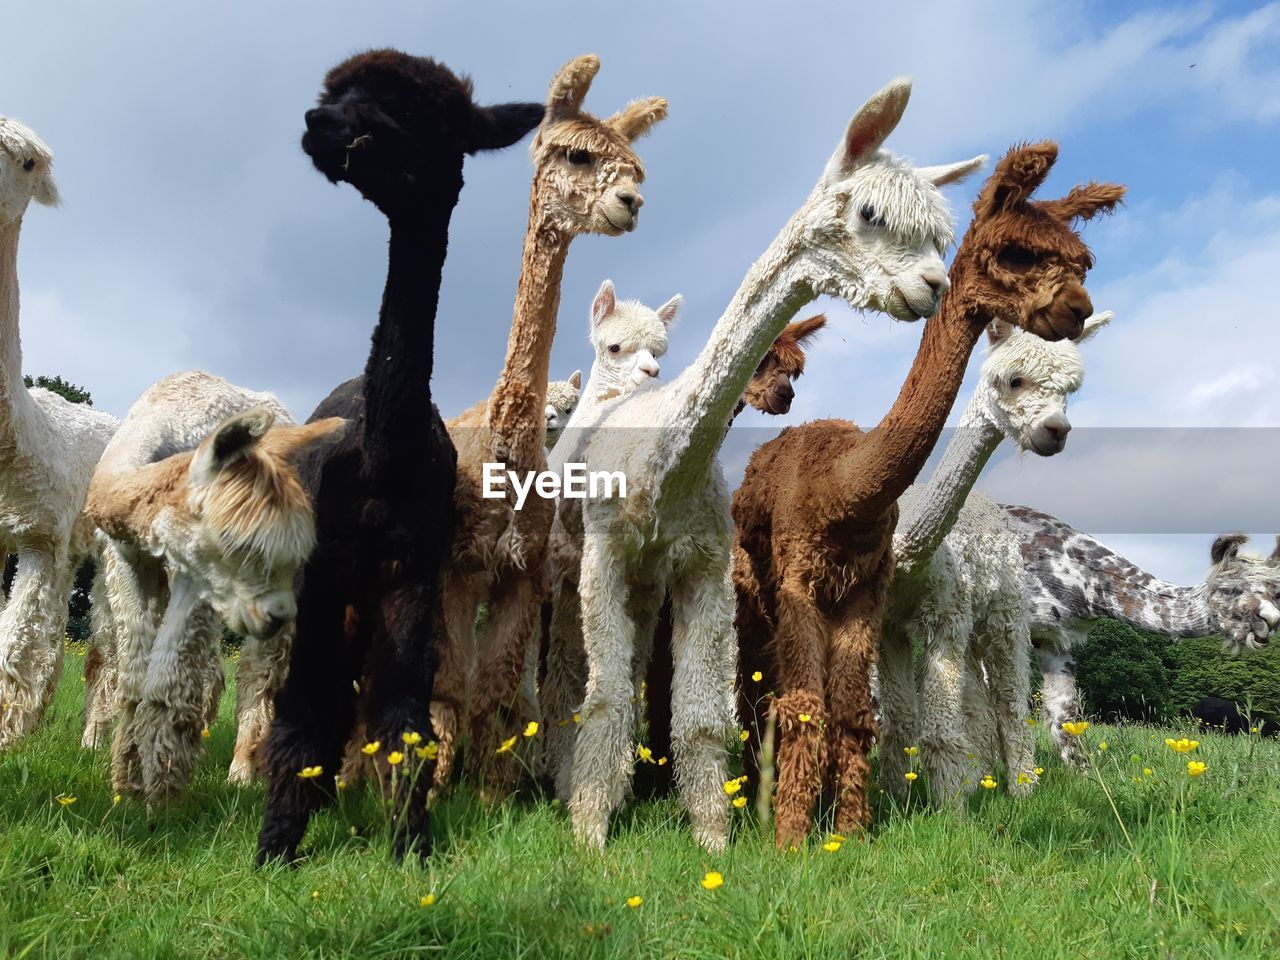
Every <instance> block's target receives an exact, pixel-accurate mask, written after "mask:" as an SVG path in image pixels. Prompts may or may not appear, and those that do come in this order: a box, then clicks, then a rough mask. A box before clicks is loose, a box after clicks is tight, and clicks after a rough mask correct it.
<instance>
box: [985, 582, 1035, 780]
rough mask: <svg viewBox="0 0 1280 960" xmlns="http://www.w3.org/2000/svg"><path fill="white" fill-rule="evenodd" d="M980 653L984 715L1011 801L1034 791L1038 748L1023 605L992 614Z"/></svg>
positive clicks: (1007, 607)
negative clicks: (1030, 712) (1031, 719)
mask: <svg viewBox="0 0 1280 960" xmlns="http://www.w3.org/2000/svg"><path fill="white" fill-rule="evenodd" d="M1018 599H1019V600H1021V597H1020V596H1019V598H1018ZM979 648H980V650H981V652H982V658H983V662H984V663H985V665H986V670H987V685H986V686H987V690H988V693H989V701H990V706H989V710H988V712H989V715H990V716H992V717H993V719H994V721H995V735H996V737H997V739H998V741H999V747H1000V753H1001V759H1003V760H1004V770H1005V779H1006V785H1007V788H1008V791H1009V793H1010V794H1012V795H1013V796H1015V797H1022V796H1027V795H1029V794H1030V793H1031V791H1032V790H1034V789H1035V785H1036V773H1035V766H1036V744H1035V736H1034V734H1033V733H1032V730H1031V728H1030V727H1029V726H1028V725H1027V703H1028V701H1029V700H1030V697H1031V658H1030V654H1031V636H1030V625H1029V624H1028V623H1027V615H1026V612H1025V607H1024V606H1023V605H1022V603H1021V602H1019V603H1018V604H1016V605H1009V606H1002V607H998V608H996V609H994V610H992V611H991V613H990V614H989V615H988V617H987V620H986V622H985V623H983V624H980V626H979Z"/></svg>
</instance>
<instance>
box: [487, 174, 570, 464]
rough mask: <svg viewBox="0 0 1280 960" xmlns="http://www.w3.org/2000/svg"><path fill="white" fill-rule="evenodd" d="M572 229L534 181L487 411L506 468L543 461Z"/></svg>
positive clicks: (494, 444) (498, 454)
mask: <svg viewBox="0 0 1280 960" xmlns="http://www.w3.org/2000/svg"><path fill="white" fill-rule="evenodd" d="M572 239H573V234H572V233H569V232H568V231H566V230H564V229H563V228H561V227H557V226H555V225H554V224H553V223H552V222H551V218H550V217H549V216H548V215H547V214H546V213H545V212H544V210H543V205H542V202H541V200H540V198H539V194H538V188H537V187H536V186H535V187H534V191H533V197H532V198H531V200H530V201H529V227H528V229H527V230H526V231H525V237H524V254H523V256H522V257H521V261H520V282H519V285H518V286H517V288H516V305H515V315H514V317H513V319H512V322H511V334H510V335H509V336H508V337H507V356H506V359H505V361H504V362H503V365H502V373H501V374H500V375H499V377H498V383H497V385H496V386H495V387H494V388H493V393H492V394H491V395H490V399H489V407H488V411H487V414H486V420H487V424H486V425H487V426H488V428H489V430H490V431H491V433H492V435H493V437H492V445H491V454H492V456H493V457H494V458H495V459H496V460H500V461H503V462H505V463H506V464H507V469H510V470H521V469H528V470H532V469H538V468H539V465H540V464H541V463H542V462H543V460H544V454H543V445H542V439H543V431H544V430H545V417H544V409H545V408H546V405H547V379H548V377H549V375H550V371H551V344H552V342H553V341H554V340H555V335H556V314H557V313H558V312H559V310H560V281H561V279H562V278H563V276H564V261H565V258H566V257H567V256H568V253H569V243H570V241H571V240H572Z"/></svg>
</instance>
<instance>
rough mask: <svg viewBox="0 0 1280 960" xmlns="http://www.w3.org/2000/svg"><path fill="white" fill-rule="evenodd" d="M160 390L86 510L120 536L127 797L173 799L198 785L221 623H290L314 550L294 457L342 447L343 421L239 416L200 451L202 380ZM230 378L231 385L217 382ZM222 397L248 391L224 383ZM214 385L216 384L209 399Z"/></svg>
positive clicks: (112, 556)
mask: <svg viewBox="0 0 1280 960" xmlns="http://www.w3.org/2000/svg"><path fill="white" fill-rule="evenodd" d="M202 377H203V378H207V379H209V380H212V379H215V378H208V377H207V375H202V374H194V375H179V376H178V377H170V378H168V379H167V380H164V381H161V382H160V383H159V384H157V385H156V386H155V387H153V388H152V389H150V390H148V391H147V393H145V394H144V395H143V397H142V399H141V400H140V401H139V403H138V404H135V406H134V409H133V410H131V411H130V416H128V417H126V418H125V421H124V423H123V424H122V425H121V428H120V431H119V432H118V433H117V434H116V436H115V438H114V439H113V440H112V442H111V444H109V445H108V447H107V449H106V451H105V452H104V453H103V457H102V460H101V462H100V463H99V464H98V467H97V469H96V470H95V471H94V474H93V481H92V483H91V484H90V486H89V494H88V498H87V500H86V503H85V513H86V515H87V516H88V517H89V518H90V519H91V520H92V521H93V522H94V523H95V524H97V526H98V527H99V528H100V529H101V530H102V532H103V534H104V535H105V536H106V537H107V538H108V539H109V543H108V545H107V547H106V549H104V551H103V567H104V569H103V576H104V578H105V582H106V588H107V597H108V599H109V601H110V602H109V606H110V609H111V615H112V617H113V618H114V620H115V622H116V624H117V638H116V642H117V645H118V657H119V691H118V693H117V703H118V708H119V722H118V725H117V727H116V732H115V736H114V737H113V739H112V745H111V747H112V749H111V753H112V783H113V785H114V788H115V790H116V791H118V792H120V793H131V794H136V795H139V796H142V797H144V798H145V799H146V801H147V803H148V804H152V803H156V802H159V801H163V800H166V799H168V798H170V797H172V796H173V795H175V794H176V793H177V792H178V791H179V790H180V789H181V788H182V787H185V785H186V784H187V783H188V782H190V779H191V774H192V772H193V771H194V768H195V764H196V761H197V760H198V759H199V757H200V753H201V738H200V730H201V729H202V728H203V727H204V725H205V723H206V722H207V721H206V714H207V706H206V704H205V698H204V693H205V688H206V686H208V683H209V680H208V677H207V676H206V675H205V673H204V672H203V670H202V668H203V667H205V666H206V665H207V664H208V663H209V660H210V654H209V648H212V649H213V651H214V655H213V659H214V663H215V665H216V668H217V669H218V670H219V671H220V670H221V665H220V664H219V663H218V662H217V659H216V651H217V644H218V637H219V635H218V626H219V624H218V618H219V617H220V618H221V619H222V620H224V621H225V622H226V623H227V624H228V625H229V626H230V627H231V628H232V629H233V630H235V631H237V632H239V633H243V634H246V635H248V636H249V637H252V638H256V639H258V640H269V639H271V638H274V637H276V636H277V635H278V634H279V633H280V632H281V631H282V630H283V629H284V628H285V627H286V626H287V625H288V624H289V623H291V622H292V620H293V616H294V611H295V606H294V600H293V577H294V573H295V572H296V571H297V569H298V567H299V566H300V565H301V564H302V562H303V561H304V560H305V559H306V558H307V555H308V554H309V553H310V552H311V548H312V546H313V545H314V543H315V523H314V517H313V515H312V512H311V504H310V502H309V501H308V500H307V496H306V493H305V492H304V491H303V489H302V485H301V483H300V482H299V479H298V475H297V471H296V470H295V468H294V466H293V463H294V461H296V460H297V459H298V458H300V457H301V456H303V455H304V454H306V453H307V452H308V451H309V450H312V449H314V448H316V447H317V446H321V445H323V444H325V443H327V442H331V441H333V440H335V439H337V438H338V437H339V436H340V435H341V433H342V431H343V429H344V427H345V425H346V424H345V421H343V420H341V419H336V418H335V419H330V420H323V421H320V422H317V423H314V424H309V425H307V426H304V427H296V426H282V427H276V428H274V429H271V427H272V424H273V423H274V421H275V416H276V415H275V413H274V412H273V411H272V410H271V409H270V408H269V407H254V408H251V409H249V410H241V411H239V412H236V413H234V414H232V415H231V416H229V417H227V419H225V420H224V421H223V422H222V423H221V424H219V425H218V426H217V427H216V428H215V429H214V430H213V431H212V432H210V433H209V435H208V436H207V437H205V438H204V439H203V440H201V442H200V444H199V446H197V447H196V448H195V450H194V451H192V450H190V449H187V450H184V451H182V452H176V453H169V452H168V451H169V450H170V449H172V448H173V445H174V444H176V445H177V446H179V447H180V446H182V445H183V444H182V439H183V438H182V436H181V430H180V427H178V426H177V424H178V423H179V422H180V421H181V419H182V416H183V410H184V408H185V409H187V410H189V409H191V406H190V400H191V396H192V391H190V390H188V389H184V388H188V387H190V386H191V385H192V381H193V379H194V380H195V381H196V382H197V383H199V382H200V380H201V378H202ZM219 383H221V381H219ZM221 385H222V386H223V387H224V388H226V389H225V390H223V391H222V397H221V399H223V400H225V401H229V405H240V404H243V394H242V393H241V392H240V391H237V390H236V389H235V388H231V387H230V386H229V385H227V384H221ZM210 393H211V391H208V390H205V391H203V392H202V393H201V394H199V395H200V396H202V397H208V396H209V395H210Z"/></svg>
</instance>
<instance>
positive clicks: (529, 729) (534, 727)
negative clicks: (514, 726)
mask: <svg viewBox="0 0 1280 960" xmlns="http://www.w3.org/2000/svg"><path fill="white" fill-rule="evenodd" d="M537 732H538V721H537V720H530V721H529V722H528V723H527V724H525V728H524V735H525V737H532V736H533V735H534V734H536V733H537Z"/></svg>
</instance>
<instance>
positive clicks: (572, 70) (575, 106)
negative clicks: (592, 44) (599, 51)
mask: <svg viewBox="0 0 1280 960" xmlns="http://www.w3.org/2000/svg"><path fill="white" fill-rule="evenodd" d="M599 71H600V58H599V57H597V56H596V55H595V54H594V53H588V54H587V55H586V56H582V57H577V58H576V59H574V60H570V61H569V62H568V63H566V64H565V65H564V66H563V67H561V68H560V70H559V72H558V73H557V74H556V75H555V79H554V80H552V81H551V89H550V90H548V91H547V120H549V121H551V122H552V123H554V122H556V121H557V120H568V119H570V118H571V117H576V116H577V115H578V114H579V113H581V112H582V101H583V100H585V99H586V97H587V91H588V90H590V89H591V81H592V80H594V79H595V76H596V74H597V73H598V72H599Z"/></svg>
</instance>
